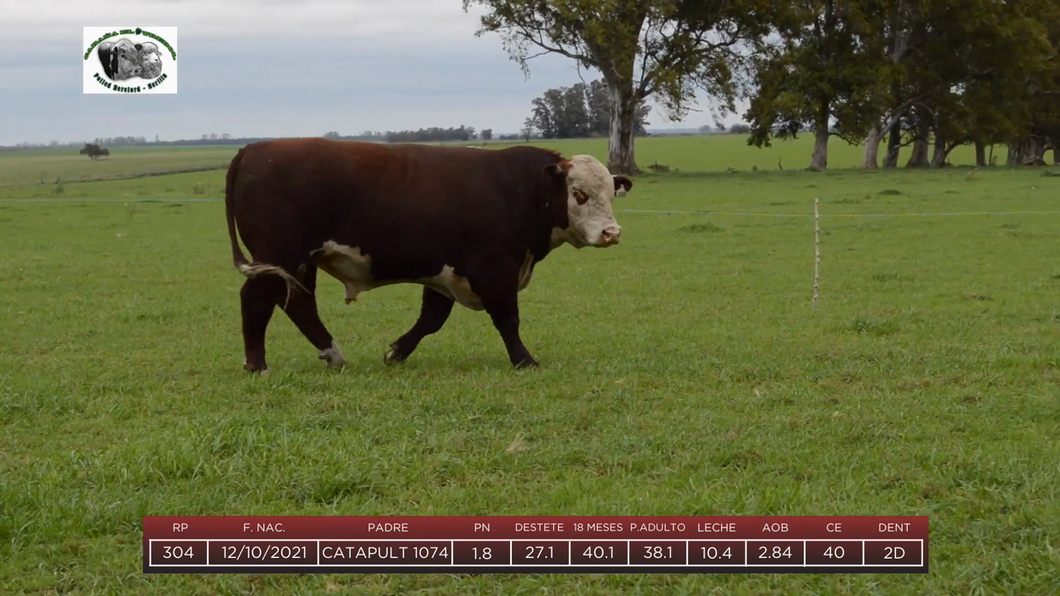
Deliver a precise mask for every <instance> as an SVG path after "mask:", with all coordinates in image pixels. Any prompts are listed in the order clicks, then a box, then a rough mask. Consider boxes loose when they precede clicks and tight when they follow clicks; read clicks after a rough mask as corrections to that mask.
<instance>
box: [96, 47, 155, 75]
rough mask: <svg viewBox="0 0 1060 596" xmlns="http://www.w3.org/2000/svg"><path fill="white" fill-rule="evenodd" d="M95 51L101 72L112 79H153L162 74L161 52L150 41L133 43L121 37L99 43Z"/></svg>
mask: <svg viewBox="0 0 1060 596" xmlns="http://www.w3.org/2000/svg"><path fill="white" fill-rule="evenodd" d="M96 53H97V55H98V56H99V61H100V63H101V64H102V65H103V72H104V73H105V74H106V75H107V78H109V79H110V80H112V81H124V80H126V79H131V78H133V77H140V78H142V79H153V78H156V77H158V76H159V75H160V74H162V53H161V52H160V51H159V50H158V46H157V45H155V44H154V43H152V42H146V43H133V42H132V41H130V40H128V39H126V38H124V37H123V38H121V39H119V40H117V41H109V40H108V41H105V42H103V43H101V44H99V49H98V50H97V52H96Z"/></svg>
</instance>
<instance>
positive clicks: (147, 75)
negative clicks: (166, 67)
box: [138, 41, 162, 79]
mask: <svg viewBox="0 0 1060 596" xmlns="http://www.w3.org/2000/svg"><path fill="white" fill-rule="evenodd" d="M138 47H139V48H140V54H139V62H140V68H141V69H142V70H141V71H140V77H141V78H144V79H154V78H156V77H158V75H160V74H162V52H160V51H158V46H157V45H155V44H154V43H153V42H150V41H148V42H145V43H142V44H139V46H138Z"/></svg>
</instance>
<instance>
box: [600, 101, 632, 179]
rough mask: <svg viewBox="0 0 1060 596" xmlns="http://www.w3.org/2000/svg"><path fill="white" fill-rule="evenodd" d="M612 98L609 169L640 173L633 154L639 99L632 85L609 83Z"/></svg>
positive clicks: (629, 174) (630, 173)
mask: <svg viewBox="0 0 1060 596" xmlns="http://www.w3.org/2000/svg"><path fill="white" fill-rule="evenodd" d="M608 93H609V95H610V99H611V135H610V139H609V140H608V146H607V169H609V170H611V173H612V174H625V175H627V176H632V175H634V174H639V173H640V168H638V167H637V160H636V159H635V157H634V154H633V133H634V132H635V131H636V126H635V119H636V113H637V103H638V102H637V99H636V95H635V94H634V93H633V88H632V85H628V86H625V85H621V84H611V83H609V84H608Z"/></svg>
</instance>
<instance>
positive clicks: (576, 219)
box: [546, 155, 633, 248]
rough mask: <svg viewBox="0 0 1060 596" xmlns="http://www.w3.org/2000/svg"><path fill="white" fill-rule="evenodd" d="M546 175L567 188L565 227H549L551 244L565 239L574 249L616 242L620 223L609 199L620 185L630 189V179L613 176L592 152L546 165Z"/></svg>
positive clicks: (555, 244)
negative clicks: (616, 219)
mask: <svg viewBox="0 0 1060 596" xmlns="http://www.w3.org/2000/svg"><path fill="white" fill-rule="evenodd" d="M546 171H547V174H548V175H549V176H551V177H553V179H554V180H556V181H558V182H560V184H561V185H562V187H563V188H565V190H566V193H565V194H566V213H565V216H566V217H565V219H566V224H567V225H566V226H565V227H564V226H562V225H560V226H557V227H554V228H553V230H552V245H553V247H558V246H559V245H561V244H563V243H564V242H566V243H567V244H570V245H571V246H573V247H574V248H584V247H586V246H595V247H597V248H605V247H608V246H612V245H615V244H618V240H619V236H620V235H621V233H622V226H620V225H618V222H617V221H615V213H614V211H613V209H612V205H611V204H612V201H613V200H614V198H615V194H616V193H617V192H618V189H619V188H623V189H625V190H626V191H629V189H630V188H632V187H633V181H631V180H630V179H629V178H626V177H625V176H612V175H611V172H609V171H608V170H607V167H605V166H604V164H602V163H600V161H599V160H597V159H596V158H595V157H593V156H591V155H575V156H574V157H572V158H570V159H569V160H563V161H561V162H560V163H558V164H555V165H551V166H548V168H546Z"/></svg>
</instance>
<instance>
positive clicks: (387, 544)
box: [144, 516, 928, 573]
mask: <svg viewBox="0 0 1060 596" xmlns="http://www.w3.org/2000/svg"><path fill="white" fill-rule="evenodd" d="M927 538H928V519H927V518H926V517H892V516H888V517H146V518H144V572H145V573H927V571H928V540H927Z"/></svg>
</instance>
